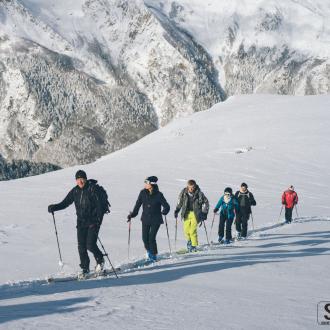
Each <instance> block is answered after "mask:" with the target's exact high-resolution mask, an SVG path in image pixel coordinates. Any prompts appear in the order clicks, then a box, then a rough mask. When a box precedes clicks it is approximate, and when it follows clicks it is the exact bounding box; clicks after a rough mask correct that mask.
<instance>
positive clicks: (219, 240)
mask: <svg viewBox="0 0 330 330" xmlns="http://www.w3.org/2000/svg"><path fill="white" fill-rule="evenodd" d="M218 242H219V243H220V244H223V243H224V242H225V240H224V239H223V237H222V236H219V238H218Z"/></svg>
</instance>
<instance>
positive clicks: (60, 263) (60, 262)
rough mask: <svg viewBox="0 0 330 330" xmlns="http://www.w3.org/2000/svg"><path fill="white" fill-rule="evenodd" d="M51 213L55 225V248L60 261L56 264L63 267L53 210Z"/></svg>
mask: <svg viewBox="0 0 330 330" xmlns="http://www.w3.org/2000/svg"><path fill="white" fill-rule="evenodd" d="M52 215H53V221H54V227H55V234H56V240H57V248H58V254H59V255H60V261H59V262H58V264H59V265H60V267H63V265H64V264H63V261H62V254H61V249H60V243H59V241H58V234H57V228H56V223H55V215H54V212H52Z"/></svg>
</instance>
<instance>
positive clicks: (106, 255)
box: [97, 236, 118, 278]
mask: <svg viewBox="0 0 330 330" xmlns="http://www.w3.org/2000/svg"><path fill="white" fill-rule="evenodd" d="M97 239H98V240H99V242H100V244H101V246H102V249H103V251H104V254H103V256H105V257H107V259H108V261H109V264H110V266H111V268H112V270H113V272H114V273H115V275H116V277H117V278H118V275H117V273H116V270H115V268H114V267H113V265H112V263H111V261H110V258H109V255H108V253H107V251H105V248H104V246H103V244H102V242H101V240H100V237H99V236H97Z"/></svg>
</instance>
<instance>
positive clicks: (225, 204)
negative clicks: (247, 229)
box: [213, 187, 239, 244]
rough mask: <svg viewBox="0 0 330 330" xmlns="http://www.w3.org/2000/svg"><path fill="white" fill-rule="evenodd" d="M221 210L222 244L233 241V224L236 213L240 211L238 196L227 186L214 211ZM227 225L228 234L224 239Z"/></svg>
mask: <svg viewBox="0 0 330 330" xmlns="http://www.w3.org/2000/svg"><path fill="white" fill-rule="evenodd" d="M219 210H220V221H219V230H218V234H219V238H218V241H219V243H220V244H229V243H231V242H232V235H231V226H232V224H233V221H234V218H235V214H237V213H238V212H239V205H238V201H237V199H236V197H235V196H234V195H233V190H232V189H231V188H230V187H227V188H226V189H225V190H224V194H223V196H221V198H220V199H219V201H218V203H217V205H216V207H215V209H214V210H213V212H214V213H217V212H218V211H219ZM225 227H226V236H225V239H224V232H225Z"/></svg>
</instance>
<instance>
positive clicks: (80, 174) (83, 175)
mask: <svg viewBox="0 0 330 330" xmlns="http://www.w3.org/2000/svg"><path fill="white" fill-rule="evenodd" d="M77 179H85V180H87V175H86V172H85V171H83V170H79V171H77V173H76V180H77Z"/></svg>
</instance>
